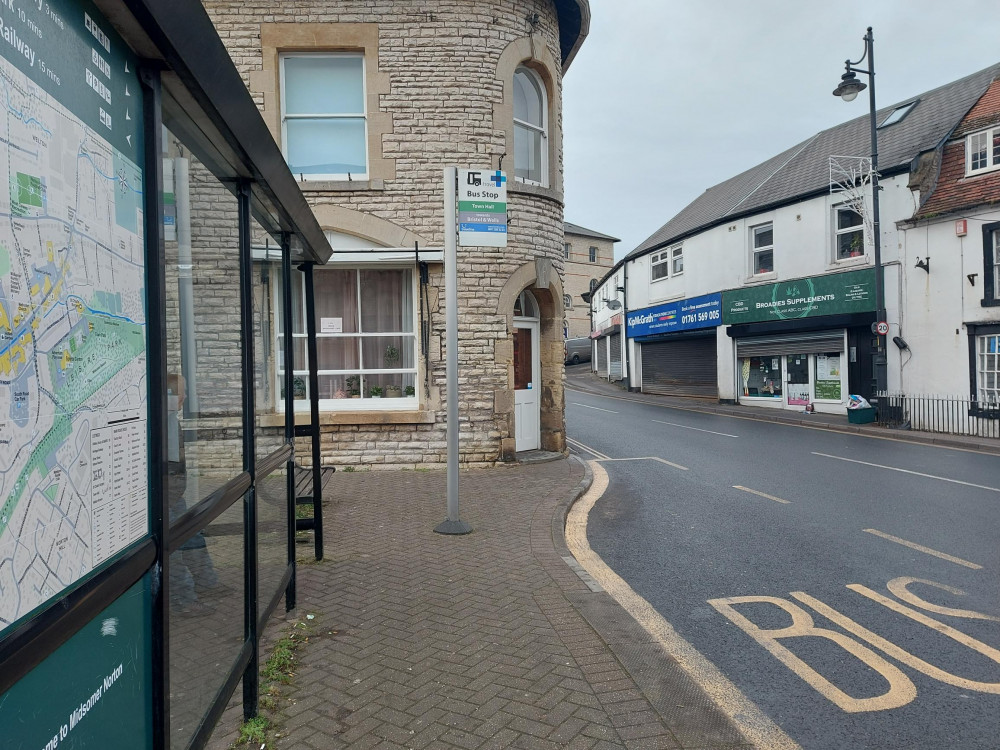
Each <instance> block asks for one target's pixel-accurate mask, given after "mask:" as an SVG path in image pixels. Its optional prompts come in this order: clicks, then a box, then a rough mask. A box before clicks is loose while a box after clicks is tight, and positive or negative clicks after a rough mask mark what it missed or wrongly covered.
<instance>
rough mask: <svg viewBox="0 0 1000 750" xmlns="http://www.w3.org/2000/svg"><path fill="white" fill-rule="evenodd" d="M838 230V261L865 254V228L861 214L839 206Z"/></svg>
mask: <svg viewBox="0 0 1000 750" xmlns="http://www.w3.org/2000/svg"><path fill="white" fill-rule="evenodd" d="M834 212H835V213H836V229H835V230H834V234H835V240H834V241H835V242H836V245H837V260H846V259H848V258H858V257H860V256H862V255H864V254H865V227H864V219H863V218H862V216H861V214H860V213H858V212H857V211H855V210H854V209H853V208H849V207H847V206H837V207H836V208H835V209H834Z"/></svg>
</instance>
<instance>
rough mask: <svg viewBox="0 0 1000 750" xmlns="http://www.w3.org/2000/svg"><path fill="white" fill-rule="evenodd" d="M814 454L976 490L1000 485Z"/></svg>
mask: <svg viewBox="0 0 1000 750" xmlns="http://www.w3.org/2000/svg"><path fill="white" fill-rule="evenodd" d="M812 454H813V455H814V456H822V457H823V458H834V459H836V460H838V461H847V462H848V463H852V464H862V465H863V466H874V467H875V468H876V469H886V470H888V471H898V472H900V473H901V474H913V475H914V476H917V477H926V478H927V479H937V480H938V481H939V482H951V483H952V484H961V485H965V486H966V487H975V488H976V489H977V490H989V491H990V492H1000V487H987V486H986V485H985V484H973V483H972V482H963V481H962V480H961V479H949V478H948V477H939V476H937V475H936V474H924V473H923V472H922V471H910V470H909V469H900V468H899V467H897V466H886V465H885V464H873V463H871V462H869V461H859V460H858V459H856V458H844V457H843V456H832V455H830V454H829V453H817V452H816V451H813V452H812Z"/></svg>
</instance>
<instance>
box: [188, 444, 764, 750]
mask: <svg viewBox="0 0 1000 750" xmlns="http://www.w3.org/2000/svg"><path fill="white" fill-rule="evenodd" d="M529 458H530V459H531V460H530V461H527V462H524V463H519V464H516V465H504V466H498V467H497V468H494V469H482V470H471V471H463V472H461V474H460V480H459V488H460V515H461V517H462V519H463V520H464V521H466V522H468V523H469V524H471V525H472V527H473V532H472V533H471V534H468V535H466V536H442V535H440V534H435V533H434V532H433V528H434V526H436V525H437V524H438V523H440V522H441V521H442V520H444V517H445V515H446V497H447V494H446V486H447V484H446V483H447V476H446V472H445V471H441V470H434V471H367V472H338V473H337V474H336V475H335V476H334V478H333V479H332V481H331V482H330V483H329V484H328V485H327V493H326V497H325V502H324V526H325V540H326V550H325V558H324V560H323V561H322V562H320V563H315V562H313V563H309V564H307V563H306V562H305V561H303V563H302V564H300V565H299V567H298V596H299V603H298V604H299V606H298V609H297V610H296V611H295V612H293V613H292V615H291V616H284V617H282V616H277V617H275V618H273V619H272V621H271V623H270V625H269V626H268V629H267V633H266V637H265V642H271V643H273V642H274V640H275V639H276V638H277V637H278V636H279V635H280V634H281V633H282V632H287V630H288V629H289V627H291V622H292V621H299V622H304V623H306V624H307V626H308V628H309V630H310V632H311V635H310V637H309V639H308V642H307V643H306V644H305V645H304V646H302V648H301V650H300V651H299V652H298V653H297V656H296V660H297V664H296V667H295V670H294V676H293V677H292V680H291V682H290V684H289V685H285V686H281V697H280V699H279V701H278V705H277V707H276V708H275V709H274V710H271V711H265V712H264V714H265V715H266V716H267V717H268V718H269V719H270V720H271V721H272V722H273V723H274V725H275V727H276V729H275V732H276V733H277V734H278V735H279V736H277V737H276V738H275V739H274V740H273V741H272V742H269V743H268V745H267V746H268V747H275V748H308V749H310V750H320V749H322V750H335V749H337V748H380V749H381V748H386V749H388V748H470V749H471V748H483V749H486V748H506V747H510V748H524V749H530V750H545V749H546V748H574V749H579V750H586V749H588V748H595V749H603V748H629V749H631V750H646V749H649V750H653V749H657V750H659V749H664V750H666V749H668V748H686V749H689V750H693V749H694V748H735V747H750V744H749V743H747V742H746V741H745V739H744V738H743V736H742V735H741V734H740V733H739V731H738V730H737V729H736V727H735V726H734V725H733V724H732V722H731V721H730V720H729V718H728V717H727V716H725V715H724V714H723V713H722V712H721V711H720V710H719V709H718V708H717V707H716V706H715V704H714V703H713V702H712V701H711V700H710V699H709V698H708V697H707V696H706V695H705V694H704V693H703V692H702V691H701V689H700V688H698V687H697V686H696V685H695V683H694V682H693V681H692V680H691V679H690V678H689V677H688V676H687V675H686V673H684V671H683V670H682V669H680V667H679V666H678V665H677V663H676V662H674V661H673V659H671V658H670V657H669V656H667V655H666V653H665V652H663V651H662V650H661V649H659V648H658V647H657V646H656V644H655V643H652V639H651V637H650V636H649V635H648V634H647V633H646V632H645V631H644V630H642V629H641V628H640V627H639V626H638V625H637V624H636V623H635V621H634V620H633V619H632V618H631V617H630V616H629V615H628V613H626V612H625V611H624V610H623V609H622V608H621V607H620V606H619V605H618V604H617V602H616V601H615V600H614V599H612V598H611V597H610V596H609V595H608V594H607V593H606V592H604V591H602V590H600V587H598V586H595V585H593V581H592V580H589V583H588V579H589V577H588V576H587V575H586V574H585V573H583V571H582V569H581V568H580V567H579V565H577V564H576V562H575V561H574V560H573V558H572V556H571V555H570V552H569V550H568V548H567V547H566V541H565V538H564V535H563V529H564V527H565V519H566V513H567V511H568V509H569V507H570V505H571V504H572V503H573V502H574V501H575V500H576V499H577V498H578V497H579V496H580V495H581V494H583V493H584V492H585V491H586V489H587V488H588V487H589V485H590V482H591V475H590V472H589V470H588V468H587V467H586V465H585V464H584V463H583V462H581V461H579V460H578V459H576V458H572V457H571V458H566V457H563V456H560V455H558V454H556V455H550V456H549V457H548V458H550V459H555V460H544V458H545V457H544V456H540V455H538V454H537V453H536V454H533V455H532V456H530V457H529ZM309 549H311V546H308V547H307V546H305V545H303V554H308V552H307V550H309ZM577 571H579V572H577ZM595 589H596V590H595ZM309 615H312V619H307V618H308V616H309ZM266 653H267V647H266V645H265V647H264V648H263V650H262V659H264V658H265V657H266ZM239 692H240V691H237V695H236V696H235V697H236V698H238V696H239ZM239 718H240V716H239V708H238V705H237V701H234V702H233V704H232V707H231V709H230V710H229V711H227V713H226V714H225V715H224V717H223V720H222V721H221V722H220V724H219V726H218V728H217V730H216V732H215V735H214V736H213V738H212V740H211V742H210V743H209V745H208V747H209V748H225V747H227V746H228V745H229V743H231V742H232V741H233V740H234V739H235V737H236V725H237V723H238V721H239ZM255 750H256V748H255Z"/></svg>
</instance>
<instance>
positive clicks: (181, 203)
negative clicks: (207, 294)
mask: <svg viewBox="0 0 1000 750" xmlns="http://www.w3.org/2000/svg"><path fill="white" fill-rule="evenodd" d="M173 189H174V198H175V200H176V210H177V300H178V303H179V304H178V307H179V310H178V314H179V316H180V327H181V350H182V351H181V374H182V375H184V386H185V398H184V416H186V417H191V416H197V415H198V413H199V412H200V411H201V406H200V405H199V402H198V375H197V374H198V368H197V364H198V353H197V349H196V348H195V344H196V343H197V337H196V335H195V330H194V291H193V289H192V278H191V277H192V273H193V270H194V264H193V262H192V260H191V185H190V178H189V176H188V160H187V159H186V158H184V157H183V156H178V157H176V158H175V159H174V188H173Z"/></svg>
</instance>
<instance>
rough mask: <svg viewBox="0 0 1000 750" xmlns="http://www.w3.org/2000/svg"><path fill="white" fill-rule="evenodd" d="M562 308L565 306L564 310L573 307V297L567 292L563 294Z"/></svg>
mask: <svg viewBox="0 0 1000 750" xmlns="http://www.w3.org/2000/svg"><path fill="white" fill-rule="evenodd" d="M563 308H565V309H566V310H572V309H573V298H572V297H571V296H569V295H568V294H564V295H563Z"/></svg>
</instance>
